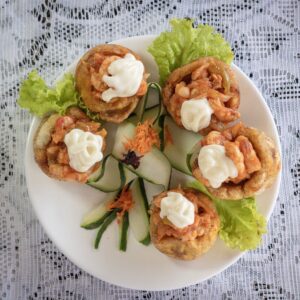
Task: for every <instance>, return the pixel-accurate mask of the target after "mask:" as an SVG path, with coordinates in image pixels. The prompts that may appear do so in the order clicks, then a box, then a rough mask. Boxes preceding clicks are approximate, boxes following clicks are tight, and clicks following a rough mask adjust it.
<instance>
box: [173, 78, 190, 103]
mask: <svg viewBox="0 0 300 300" xmlns="http://www.w3.org/2000/svg"><path fill="white" fill-rule="evenodd" d="M175 94H176V95H178V96H179V97H182V98H186V99H187V98H189V97H190V89H189V87H187V86H186V83H185V82H184V81H181V82H179V83H178V84H176V87H175Z"/></svg>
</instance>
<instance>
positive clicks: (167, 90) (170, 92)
mask: <svg viewBox="0 0 300 300" xmlns="http://www.w3.org/2000/svg"><path fill="white" fill-rule="evenodd" d="M210 64H217V65H218V66H220V67H221V68H222V69H224V70H225V72H226V74H227V76H228V80H229V82H230V89H229V91H228V92H227V93H226V92H224V90H223V89H222V88H211V89H212V90H214V91H216V92H217V93H222V94H223V95H225V97H229V95H230V97H231V98H230V99H229V100H227V101H226V102H223V103H222V106H223V105H224V109H225V110H224V111H225V113H227V114H231V119H232V120H231V121H234V120H236V119H238V118H239V117H240V115H239V113H238V112H237V109H238V108H239V105H240V92H239V88H238V84H237V81H236V78H235V75H234V72H233V71H232V69H231V68H230V66H229V65H228V64H226V63H224V62H222V61H220V60H218V59H216V58H214V57H203V58H200V59H198V60H195V61H193V62H192V63H189V64H186V65H184V66H182V67H180V68H177V69H175V70H174V71H173V72H172V73H171V74H170V75H169V77H168V79H167V81H166V83H165V86H164V88H163V102H164V105H165V106H166V108H167V110H168V112H169V114H170V115H171V117H172V118H173V120H174V121H175V122H176V124H177V125H178V126H180V127H182V128H183V125H182V121H181V116H180V110H181V106H182V103H183V102H184V101H188V99H175V98H174V95H175V89H176V85H177V84H179V83H180V82H185V83H186V84H187V85H189V84H190V83H192V82H193V81H194V80H193V79H192V73H193V72H194V71H196V70H197V69H199V68H201V67H203V66H204V65H210ZM210 75H211V74H210ZM204 79H208V78H204ZM199 90H200V94H198V95H197V96H196V98H203V97H204V98H207V99H208V100H209V98H210V97H211V95H209V96H208V94H207V91H206V89H202V90H201V87H200V88H199ZM219 95H220V94H219ZM215 97H216V98H218V97H217V96H215ZM188 98H194V97H193V96H192V95H191V96H190V97H188ZM221 109H222V110H223V107H221ZM224 120H225V119H224ZM231 121H223V120H220V119H219V118H218V117H217V115H216V114H214V113H213V115H212V118H211V122H210V125H209V126H208V128H204V129H202V130H201V131H200V133H201V134H205V133H207V132H209V131H210V130H221V129H222V128H223V127H224V124H228V123H230V122H231Z"/></svg>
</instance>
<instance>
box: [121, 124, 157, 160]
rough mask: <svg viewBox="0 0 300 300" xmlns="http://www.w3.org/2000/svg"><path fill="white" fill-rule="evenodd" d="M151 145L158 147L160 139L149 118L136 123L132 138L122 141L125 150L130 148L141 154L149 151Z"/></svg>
mask: <svg viewBox="0 0 300 300" xmlns="http://www.w3.org/2000/svg"><path fill="white" fill-rule="evenodd" d="M153 145H156V146H157V147H159V145H160V141H159V136H158V133H157V131H156V130H155V129H154V128H153V127H152V123H151V121H149V120H146V121H145V122H144V123H140V124H138V125H137V127H136V132H135V136H134V138H133V139H130V140H127V142H125V143H124V146H125V149H126V150H132V151H135V152H138V153H139V154H141V155H144V154H146V153H148V152H150V151H151V148H152V146H153Z"/></svg>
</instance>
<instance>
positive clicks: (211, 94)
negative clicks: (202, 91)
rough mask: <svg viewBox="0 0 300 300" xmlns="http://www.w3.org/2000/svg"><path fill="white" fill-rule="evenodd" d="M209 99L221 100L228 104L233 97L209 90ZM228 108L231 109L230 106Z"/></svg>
mask: <svg viewBox="0 0 300 300" xmlns="http://www.w3.org/2000/svg"><path fill="white" fill-rule="evenodd" d="M207 97H209V98H216V99H218V100H221V101H222V102H227V101H229V100H230V98H231V96H230V95H225V94H223V93H220V92H218V91H216V90H214V89H209V90H208V91H207ZM228 107H231V106H230V105H229V106H228Z"/></svg>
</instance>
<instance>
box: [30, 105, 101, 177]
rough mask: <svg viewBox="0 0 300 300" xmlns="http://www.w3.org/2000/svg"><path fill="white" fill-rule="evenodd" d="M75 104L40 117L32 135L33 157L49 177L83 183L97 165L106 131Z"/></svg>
mask: <svg viewBox="0 0 300 300" xmlns="http://www.w3.org/2000/svg"><path fill="white" fill-rule="evenodd" d="M100 126H101V125H100V123H97V122H94V121H91V120H90V119H89V118H88V117H87V116H86V114H85V113H84V112H83V111H81V110H80V109H79V108H77V107H71V108H69V109H68V110H67V112H66V114H65V115H63V116H60V115H58V114H52V115H50V116H49V117H46V118H44V119H43V120H42V122H41V124H40V126H39V128H38V130H37V132H36V135H35V138H34V144H33V149H34V156H35V160H36V162H37V163H38V165H39V166H40V168H41V169H42V170H43V171H44V172H45V173H46V174H47V175H48V176H50V177H53V178H55V179H58V180H65V181H78V182H81V183H85V182H87V180H88V177H89V175H91V174H92V173H93V172H94V171H95V170H96V169H97V168H98V167H99V165H100V161H101V160H102V158H103V151H104V150H105V138H106V130H105V129H101V128H100Z"/></svg>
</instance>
